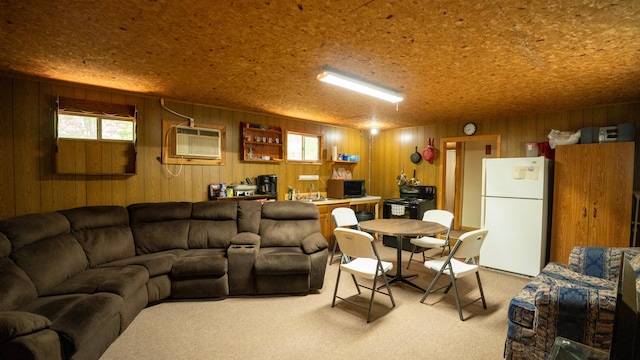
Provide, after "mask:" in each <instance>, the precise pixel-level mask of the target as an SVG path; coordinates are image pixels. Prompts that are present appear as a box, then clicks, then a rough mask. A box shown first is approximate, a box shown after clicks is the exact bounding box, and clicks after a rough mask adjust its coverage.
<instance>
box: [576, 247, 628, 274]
mask: <svg viewBox="0 0 640 360" xmlns="http://www.w3.org/2000/svg"><path fill="white" fill-rule="evenodd" d="M623 252H624V253H625V254H626V256H627V258H628V259H631V258H633V257H634V256H636V255H639V254H640V248H621V247H616V248H608V247H590V246H576V247H574V248H573V249H572V250H571V254H569V268H570V269H571V270H573V271H575V272H578V273H582V274H585V275H589V276H595V277H599V278H602V279H607V280H610V281H617V279H618V273H619V271H620V256H622V253H623Z"/></svg>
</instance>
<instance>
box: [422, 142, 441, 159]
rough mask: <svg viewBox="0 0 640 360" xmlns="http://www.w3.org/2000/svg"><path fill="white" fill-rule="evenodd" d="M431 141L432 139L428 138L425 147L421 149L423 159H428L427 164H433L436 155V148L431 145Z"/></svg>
mask: <svg viewBox="0 0 640 360" xmlns="http://www.w3.org/2000/svg"><path fill="white" fill-rule="evenodd" d="M433 143H434V139H432V138H429V144H428V145H427V148H426V149H424V151H422V158H424V160H425V161H428V162H429V164H433V161H434V160H435V159H436V157H437V156H438V149H436V148H435V147H433Z"/></svg>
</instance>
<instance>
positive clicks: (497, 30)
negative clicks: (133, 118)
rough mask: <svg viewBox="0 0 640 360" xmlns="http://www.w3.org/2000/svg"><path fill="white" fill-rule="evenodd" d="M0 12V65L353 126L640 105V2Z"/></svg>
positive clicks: (482, 0)
mask: <svg viewBox="0 0 640 360" xmlns="http://www.w3.org/2000/svg"><path fill="white" fill-rule="evenodd" d="M0 17H1V20H2V22H1V24H0V31H1V33H0V70H4V71H8V72H16V73H21V74H28V75H35V76H42V77H47V78H52V79H59V80H65V81H71V82H77V83H82V84H90V85H97V86H104V87H108V88H114V89H122V90H127V91H134V92H140V93H145V94H149V95H152V96H158V97H164V98H167V99H173V100H183V101H189V102H196V103H201V104H209V105H214V106H220V107H226V108H232V109H239V110H246V111H256V112H261V113H270V114H278V115H283V116H291V117H295V118H302V119H307V120H312V121H318V122H324V123H330V124H337V125H343V126H349V127H356V128H367V127H370V126H372V124H373V123H374V122H375V124H376V125H377V127H379V128H381V129H385V128H393V127H406V126H415V125H426V124H434V123H440V122H463V121H467V120H479V119H487V118H496V117H499V118H502V117H505V116H510V115H517V114H523V113H533V112H541V111H557V110H566V109H574V108H580V107H585V106H593V105H599V104H611V103H621V102H628V101H637V100H639V99H640V1H638V0H617V2H616V0H610V1H603V0H581V1H578V0H565V1H553V0H538V1H507V0H505V1H500V0H498V1H495V0H493V1H490V0H475V1H473V2H465V3H464V4H463V2H462V1H437V0H435V1H434V0H430V1H426V0H425V1H405V0H398V1H380V0H361V1H329V0H324V1H308V0H299V1H298V2H292V1H276V0H274V1H215V2H214V1H204V0H199V1H198V0H181V1H169V0H109V1H79V0H56V1H49V0H41V1H32V0H22V1H20V0H0ZM324 69H333V70H336V71H339V72H342V73H346V74H351V75H354V76H356V77H359V78H361V79H365V80H368V81H371V82H373V83H376V84H378V85H382V86H384V87H388V88H390V89H394V90H397V91H399V92H401V93H402V94H403V96H404V97H405V100H404V101H403V102H401V103H400V104H399V106H398V109H397V110H396V106H395V105H394V104H390V103H387V102H384V101H381V100H376V99H372V98H369V97H367V96H364V95H360V94H352V93H350V92H348V91H346V90H342V89H339V88H336V87H334V86H332V85H328V84H325V83H322V82H319V81H317V80H316V75H317V74H318V73H319V72H320V71H322V70H324Z"/></svg>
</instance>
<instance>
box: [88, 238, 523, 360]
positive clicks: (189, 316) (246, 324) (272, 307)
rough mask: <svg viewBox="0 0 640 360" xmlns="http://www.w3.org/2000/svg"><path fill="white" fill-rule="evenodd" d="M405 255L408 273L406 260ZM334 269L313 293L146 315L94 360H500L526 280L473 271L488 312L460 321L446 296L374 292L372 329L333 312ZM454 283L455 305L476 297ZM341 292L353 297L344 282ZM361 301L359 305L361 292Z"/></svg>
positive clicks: (470, 281)
mask: <svg viewBox="0 0 640 360" xmlns="http://www.w3.org/2000/svg"><path fill="white" fill-rule="evenodd" d="M379 250H380V252H381V256H382V257H383V258H384V260H388V261H394V262H395V249H393V248H387V247H383V246H379ZM404 255H407V256H404V257H403V260H404V261H405V264H404V266H405V267H406V259H408V258H409V257H408V255H409V253H407V252H405V253H404ZM418 256H419V255H418ZM337 268H338V266H337V262H334V264H333V265H331V266H329V267H328V268H327V274H326V278H325V284H324V287H323V289H322V290H321V291H320V292H319V293H317V294H310V295H307V296H282V297H249V298H228V299H224V300H220V301H183V302H167V303H162V304H159V305H155V306H152V307H149V308H147V309H145V310H143V311H142V312H141V313H140V314H139V315H138V317H137V318H136V319H135V320H134V321H133V323H132V324H131V325H130V326H129V328H128V329H127V330H126V331H125V332H124V334H122V335H121V336H120V337H119V338H118V340H117V341H116V342H115V343H114V344H112V345H111V347H110V348H109V349H108V350H107V352H106V353H105V354H104V356H103V357H102V358H101V359H102V360H114V359H154V360H161V359H172V360H176V359H384V358H389V359H433V360H437V359H476V360H478V359H491V360H493V359H501V358H502V354H503V349H504V340H505V336H506V332H507V320H506V317H507V307H508V304H509V300H510V299H511V298H512V297H513V296H514V295H515V294H516V293H517V292H518V291H519V290H520V289H521V288H522V287H523V286H524V285H525V284H526V283H527V282H528V279H525V278H521V277H516V276H512V275H508V274H503V273H499V272H495V271H490V270H484V269H483V270H481V272H480V274H481V275H480V276H481V279H482V282H483V287H484V291H485V297H486V299H487V305H488V309H487V310H484V309H483V308H482V304H481V302H480V301H478V302H475V303H473V304H471V305H469V306H467V307H466V308H464V309H463V314H464V315H465V316H466V317H468V319H467V320H466V321H464V322H462V321H460V320H459V318H458V312H457V310H456V306H455V301H454V298H453V294H452V293H450V294H448V295H441V294H434V295H431V296H429V298H427V301H426V302H425V304H421V303H420V302H419V300H420V298H421V297H422V292H420V291H418V290H416V289H413V288H411V287H408V286H406V285H398V284H394V285H392V291H393V295H394V297H395V300H396V307H395V308H393V309H392V308H391V303H390V301H389V298H388V297H386V296H380V294H376V298H375V303H374V313H373V321H372V322H371V323H369V324H367V322H366V311H365V310H363V309H360V308H357V307H354V306H353V305H350V304H347V303H339V304H338V305H336V307H335V308H332V307H331V298H332V296H333V289H334V286H335V279H336V275H337ZM404 271H405V272H406V273H408V274H415V273H418V274H419V276H418V277H417V278H414V279H415V280H414V281H415V283H417V284H418V285H420V286H422V287H424V288H426V287H427V286H428V284H429V282H430V281H431V279H432V278H433V274H432V273H430V272H427V270H426V269H424V267H423V266H421V265H420V264H419V263H412V265H411V269H410V270H404ZM443 284H444V282H443ZM458 284H459V288H460V291H461V297H462V298H463V300H462V301H463V303H466V302H468V301H466V300H469V299H472V298H474V297H476V296H479V293H478V290H477V286H476V282H475V277H473V276H471V277H467V278H463V279H460V280H459V282H458ZM339 294H342V295H345V296H349V294H355V287H354V285H353V282H352V281H351V279H350V278H349V277H348V276H347V275H345V274H343V278H342V279H341V281H340V288H339ZM363 294H364V295H363V297H362V299H363V301H366V299H365V298H366V297H367V296H369V294H368V293H367V292H366V291H363ZM427 303H429V305H427Z"/></svg>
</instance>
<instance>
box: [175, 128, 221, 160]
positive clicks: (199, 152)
mask: <svg viewBox="0 0 640 360" xmlns="http://www.w3.org/2000/svg"><path fill="white" fill-rule="evenodd" d="M175 130H176V131H175V134H176V137H175V142H174V144H175V148H174V149H173V150H174V151H173V154H172V155H174V156H183V157H189V158H204V159H218V160H219V159H220V130H216V129H208V128H197V127H188V126H176V129H175Z"/></svg>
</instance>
